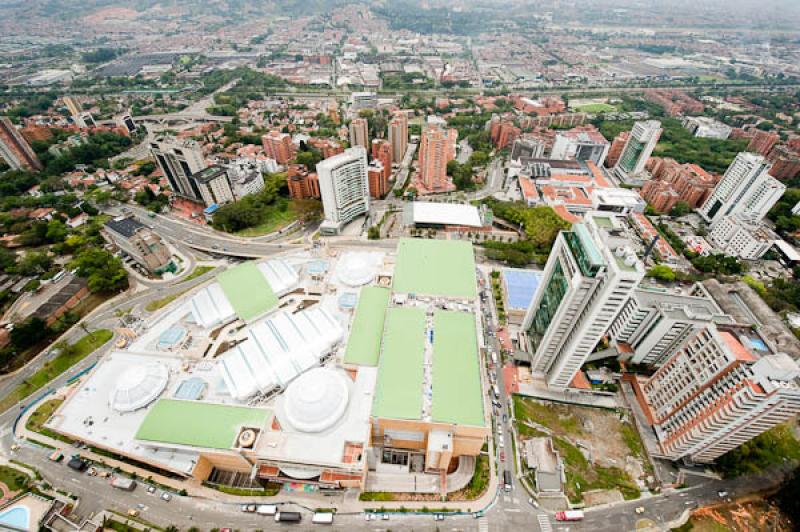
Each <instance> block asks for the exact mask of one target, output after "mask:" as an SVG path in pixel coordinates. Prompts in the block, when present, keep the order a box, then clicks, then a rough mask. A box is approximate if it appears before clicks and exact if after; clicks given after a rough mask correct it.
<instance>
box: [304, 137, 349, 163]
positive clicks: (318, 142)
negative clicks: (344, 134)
mask: <svg viewBox="0 0 800 532" xmlns="http://www.w3.org/2000/svg"><path fill="white" fill-rule="evenodd" d="M308 144H309V145H311V146H313V147H314V148H316V149H318V150H319V151H320V153H322V158H323V159H327V158H329V157H333V156H334V155H339V154H340V153H342V152H344V147H343V146H342V145H341V144H339V143H338V142H336V141H334V140H330V139H320V138H317V137H312V138H311V139H309V141H308Z"/></svg>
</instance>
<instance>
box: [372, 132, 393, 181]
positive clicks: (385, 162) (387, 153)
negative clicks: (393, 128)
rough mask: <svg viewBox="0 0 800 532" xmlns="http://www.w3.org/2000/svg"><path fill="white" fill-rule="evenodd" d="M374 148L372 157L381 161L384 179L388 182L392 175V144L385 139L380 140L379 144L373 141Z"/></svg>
mask: <svg viewBox="0 0 800 532" xmlns="http://www.w3.org/2000/svg"><path fill="white" fill-rule="evenodd" d="M372 150H373V151H374V155H373V156H372V157H373V159H376V160H378V161H380V163H381V174H382V176H383V179H384V180H386V181H387V182H388V181H389V177H391V175H392V145H391V144H390V143H389V142H388V141H385V140H381V141H378V142H377V144H376V143H375V142H374V141H373V144H372Z"/></svg>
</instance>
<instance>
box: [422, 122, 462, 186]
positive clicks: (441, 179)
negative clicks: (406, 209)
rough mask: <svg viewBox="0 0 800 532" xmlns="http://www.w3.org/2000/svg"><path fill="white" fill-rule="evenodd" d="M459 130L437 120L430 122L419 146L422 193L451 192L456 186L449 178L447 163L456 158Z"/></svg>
mask: <svg viewBox="0 0 800 532" xmlns="http://www.w3.org/2000/svg"><path fill="white" fill-rule="evenodd" d="M457 136H458V131H457V130H455V129H446V128H445V127H444V126H443V125H442V124H440V123H438V122H437V121H433V122H428V123H427V124H426V125H425V129H424V130H423V132H422V140H421V141H420V147H419V169H420V175H419V180H418V181H417V190H418V191H419V193H420V194H430V193H432V192H449V191H452V190H454V189H455V186H454V185H453V184H452V183H451V182H450V181H449V180H448V179H447V163H448V162H450V161H451V160H453V159H454V158H455V151H456V138H457Z"/></svg>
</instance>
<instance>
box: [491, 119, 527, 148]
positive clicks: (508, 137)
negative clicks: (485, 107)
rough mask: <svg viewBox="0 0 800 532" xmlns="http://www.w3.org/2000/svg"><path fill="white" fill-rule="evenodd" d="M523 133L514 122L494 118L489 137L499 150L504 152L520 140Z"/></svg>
mask: <svg viewBox="0 0 800 532" xmlns="http://www.w3.org/2000/svg"><path fill="white" fill-rule="evenodd" d="M521 133H522V131H521V130H520V129H519V128H518V127H516V126H515V125H514V124H513V123H512V122H509V121H506V120H501V119H498V118H497V117H495V118H492V121H491V125H490V127H489V137H491V139H492V142H493V143H494V145H495V146H496V147H497V149H499V150H502V149H504V148H508V147H509V146H511V145H512V144H513V143H514V141H515V140H517V139H518V138H519V136H520V134H521Z"/></svg>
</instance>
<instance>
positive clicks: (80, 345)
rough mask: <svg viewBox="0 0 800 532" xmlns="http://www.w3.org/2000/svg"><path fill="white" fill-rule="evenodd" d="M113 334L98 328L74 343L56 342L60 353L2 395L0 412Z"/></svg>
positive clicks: (40, 386) (88, 353)
mask: <svg viewBox="0 0 800 532" xmlns="http://www.w3.org/2000/svg"><path fill="white" fill-rule="evenodd" d="M113 336H114V333H113V332H111V331H110V330H108V329H100V330H97V331H94V332H92V333H90V334H87V335H86V336H84V337H83V338H81V339H80V340H78V341H77V342H75V343H74V344H64V345H59V344H56V345H57V346H58V347H59V348H60V349H61V353H59V355H58V356H57V357H55V358H54V359H53V360H51V361H49V362H46V363H45V365H44V366H43V367H42V368H41V369H39V370H38V371H37V372H36V373H34V374H33V375H31V376H30V377H28V378H27V379H25V380H24V381H22V384H20V385H18V386H17V387H16V388H14V391H13V392H11V393H10V394H8V395H7V396H5V397H3V399H2V400H0V412H5V411H6V410H8V409H9V408H11V407H12V406H14V405H15V404H16V403H18V402H19V401H22V400H23V399H25V398H27V397H29V396H30V395H32V394H33V393H35V392H36V391H37V390H39V389H41V388H44V387H45V386H46V385H47V384H48V383H49V382H50V381H52V380H53V379H55V378H57V377H58V376H60V375H61V374H62V373H64V372H65V371H67V370H68V369H69V368H71V367H72V366H74V365H75V364H77V363H78V362H80V361H81V360H83V359H84V358H86V357H87V356H89V355H90V354H92V353H93V352H94V351H96V350H97V349H99V348H100V347H102V346H103V345H105V344H106V343H107V342H108V341H109V340H111V338H112V337H113Z"/></svg>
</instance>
